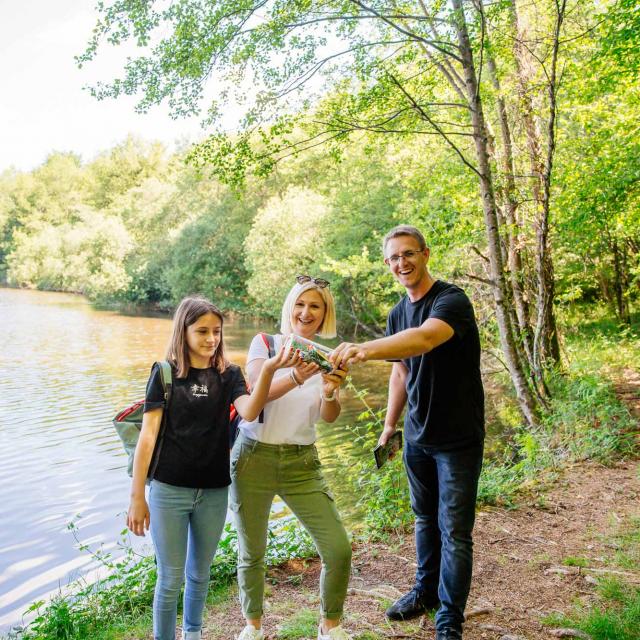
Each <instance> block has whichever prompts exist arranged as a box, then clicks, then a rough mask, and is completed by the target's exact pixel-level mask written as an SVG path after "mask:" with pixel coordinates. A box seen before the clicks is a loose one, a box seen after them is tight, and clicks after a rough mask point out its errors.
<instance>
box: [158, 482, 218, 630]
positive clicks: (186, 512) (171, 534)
mask: <svg viewBox="0 0 640 640" xmlns="http://www.w3.org/2000/svg"><path fill="white" fill-rule="evenodd" d="M227 498H228V488H227V487H223V488H221V489H190V488H188V487H174V486H173V485H170V484H165V483H164V482H158V481H157V480H153V481H152V482H151V488H150V490H149V511H150V512H151V538H152V540H153V545H154V547H155V551H156V560H157V564H158V579H157V582H156V589H155V594H154V598H153V637H154V640H175V637H176V617H177V609H178V598H179V597H180V589H181V587H182V583H183V581H185V577H186V583H185V589H184V603H183V625H182V629H183V638H184V640H197V639H199V638H200V632H201V629H202V613H203V610H204V604H205V600H206V597H207V590H208V588H209V571H210V568H211V562H212V560H213V556H214V555H215V552H216V548H217V546H218V541H219V540H220V536H221V535H222V529H223V527H224V522H225V517H226V514H227Z"/></svg>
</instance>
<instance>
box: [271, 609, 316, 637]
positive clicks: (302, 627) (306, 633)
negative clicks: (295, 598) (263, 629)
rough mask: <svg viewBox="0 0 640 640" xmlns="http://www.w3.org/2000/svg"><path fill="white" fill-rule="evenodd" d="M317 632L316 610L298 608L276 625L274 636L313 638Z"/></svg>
mask: <svg viewBox="0 0 640 640" xmlns="http://www.w3.org/2000/svg"><path fill="white" fill-rule="evenodd" d="M317 634H318V610H317V609H300V611H297V612H296V613H294V614H293V615H292V616H291V617H290V618H287V619H286V620H285V621H284V622H283V623H282V624H280V625H278V629H277V631H276V638H279V639H280V640H296V639H297V638H315V636H316V635H317Z"/></svg>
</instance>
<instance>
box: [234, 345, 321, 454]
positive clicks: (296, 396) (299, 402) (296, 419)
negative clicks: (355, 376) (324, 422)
mask: <svg viewBox="0 0 640 640" xmlns="http://www.w3.org/2000/svg"><path fill="white" fill-rule="evenodd" d="M282 339H283V337H282V335H281V334H277V335H275V336H274V347H275V351H276V353H277V352H278V349H280V346H281V345H282ZM268 357H269V349H268V348H267V345H266V344H265V343H264V340H263V339H262V336H261V335H260V334H258V335H257V336H255V337H254V339H253V340H252V341H251V346H250V347H249V353H248V355H247V364H249V363H250V362H252V361H253V360H266V359H267V358H268ZM290 371H291V367H286V368H284V369H278V370H277V371H276V372H275V374H274V376H273V379H274V381H275V380H277V379H278V378H282V377H286V376H288V375H289V372H290ZM321 401H322V377H321V376H320V374H317V375H315V376H312V377H311V378H309V379H308V380H306V381H305V383H304V384H303V385H302V386H300V387H294V388H293V389H292V390H291V391H289V392H287V393H285V394H284V395H283V396H282V397H280V398H278V399H277V400H272V401H271V402H267V404H266V405H265V407H264V422H262V423H261V422H259V418H258V419H256V420H255V421H254V422H246V421H245V420H241V421H240V429H242V432H243V433H244V434H245V435H247V436H249V438H252V439H253V440H258V441H259V442H265V443H267V444H313V443H314V442H315V441H316V427H315V425H316V422H318V420H319V419H320V403H321Z"/></svg>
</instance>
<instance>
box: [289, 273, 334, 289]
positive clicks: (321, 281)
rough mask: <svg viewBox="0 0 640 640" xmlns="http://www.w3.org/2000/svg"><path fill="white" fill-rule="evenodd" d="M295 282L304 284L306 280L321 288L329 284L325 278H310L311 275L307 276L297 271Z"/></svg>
mask: <svg viewBox="0 0 640 640" xmlns="http://www.w3.org/2000/svg"><path fill="white" fill-rule="evenodd" d="M296 282H297V283H298V284H306V283H307V282H313V284H315V285H316V287H320V288H321V289H324V288H325V287H328V286H329V281H328V280H325V279H324V278H312V277H311V276H308V275H306V274H304V273H299V274H298V275H297V276H296Z"/></svg>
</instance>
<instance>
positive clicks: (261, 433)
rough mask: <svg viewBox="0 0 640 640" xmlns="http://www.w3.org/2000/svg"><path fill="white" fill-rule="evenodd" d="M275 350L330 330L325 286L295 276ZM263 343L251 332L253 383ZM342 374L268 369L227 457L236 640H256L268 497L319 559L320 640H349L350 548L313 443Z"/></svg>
mask: <svg viewBox="0 0 640 640" xmlns="http://www.w3.org/2000/svg"><path fill="white" fill-rule="evenodd" d="M280 328H281V333H280V334H277V335H275V336H273V338H274V349H275V351H278V350H279V349H280V348H281V346H282V344H283V341H284V340H285V339H286V337H287V336H288V335H290V334H292V333H293V334H297V335H299V336H302V337H303V338H308V339H313V338H314V337H315V336H316V335H317V336H319V337H320V338H333V337H335V335H336V313H335V306H334V301H333V296H332V295H331V292H330V291H329V283H328V282H327V281H326V280H323V279H320V278H312V277H311V276H307V275H299V276H297V278H296V283H295V284H294V285H293V287H292V288H291V290H290V291H289V294H288V295H287V298H286V300H285V302H284V306H283V309H282V319H281V323H280ZM268 358H269V349H268V347H267V345H266V344H265V341H264V340H263V336H262V335H261V334H258V335H257V336H255V337H254V339H253V341H252V343H251V347H250V348H249V355H248V358H247V374H248V377H249V381H250V383H251V384H254V383H255V382H256V381H257V380H259V379H260V376H261V375H262V370H263V368H264V367H265V365H266V363H267V362H268V361H269V360H268ZM345 375H346V374H345V371H342V370H338V371H336V372H332V373H331V374H323V373H321V370H320V368H319V366H318V365H316V364H312V363H306V364H305V363H302V364H298V365H297V366H294V367H288V368H283V369H280V370H279V371H277V372H276V373H275V375H274V378H273V381H272V383H271V387H270V389H269V394H268V396H267V404H266V405H265V409H264V413H263V416H262V418H261V419H258V420H255V421H253V422H252V421H248V420H243V421H242V422H241V423H240V435H239V436H238V440H237V441H236V443H235V445H234V448H233V451H232V453H231V479H232V485H231V493H230V508H231V510H232V511H233V514H234V519H235V523H236V528H237V531H238V546H239V558H238V586H239V589H240V602H241V605H242V612H243V615H244V617H245V620H246V626H245V628H244V629H243V630H242V632H241V633H240V636H239V640H262V638H263V637H264V635H263V631H262V615H263V596H264V580H265V565H264V557H265V552H266V545H267V528H268V522H269V512H270V510H271V504H272V502H273V499H274V497H275V496H276V495H278V496H280V498H281V499H282V500H283V501H284V502H285V503H286V504H287V506H288V507H289V508H290V509H291V511H293V513H294V514H295V515H296V517H297V518H298V519H299V520H300V522H301V523H302V525H303V526H304V527H305V529H306V530H307V531H308V532H309V533H310V534H311V537H312V538H313V541H314V542H315V544H316V547H317V549H318V553H319V555H320V558H321V561H322V573H321V575H320V599H321V612H320V613H321V619H320V622H319V625H318V638H319V640H348V638H349V636H348V634H347V633H346V632H345V631H344V629H343V628H342V626H341V625H340V620H341V617H342V613H343V605H344V600H345V596H346V592H347V584H348V582H349V574H350V569H351V545H350V543H349V539H348V537H347V533H346V531H345V529H344V526H343V524H342V521H341V520H340V516H339V515H338V512H337V510H336V506H335V504H334V501H333V497H332V495H331V493H330V491H329V488H328V486H327V483H326V482H325V479H324V477H323V475H322V471H321V465H320V461H319V459H318V452H317V450H316V447H315V445H314V442H315V439H316V430H315V425H316V422H317V421H318V420H319V419H321V418H322V419H323V420H325V421H327V422H333V421H334V420H335V419H336V418H337V417H338V416H339V415H340V398H339V389H340V385H341V384H342V383H343V382H344V378H345Z"/></svg>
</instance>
